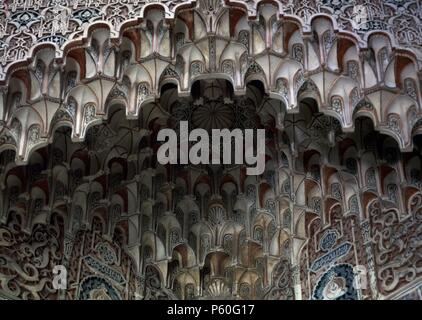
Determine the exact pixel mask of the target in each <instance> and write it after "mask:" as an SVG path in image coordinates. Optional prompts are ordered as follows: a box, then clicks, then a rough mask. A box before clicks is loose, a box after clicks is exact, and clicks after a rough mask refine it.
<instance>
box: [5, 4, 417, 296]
mask: <svg viewBox="0 0 422 320" xmlns="http://www.w3.org/2000/svg"><path fill="white" fill-rule="evenodd" d="M421 8H422V3H421V1H420V0H417V1H398V0H397V1H395V0H387V1H378V0H375V1H364V0H356V1H350V0H349V1H341V2H340V1H334V0H332V1H330V0H321V1H315V0H309V1H296V0H285V1H271V0H269V1H258V0H254V1H252V0H249V1H235V0H226V1H220V0H197V1H144V0H125V1H123V0H122V1H117V0H92V1H88V0H8V1H3V2H2V3H1V4H0V151H1V153H0V181H1V183H0V186H1V192H0V297H1V298H3V299H420V298H421V295H422V286H421V284H422V282H421V279H422V258H421V254H422V252H421V250H422V246H421V241H422V229H421V228H422V224H421V221H422V193H421V188H422V168H421V160H422V159H421V148H422V138H421V137H422V120H421V119H422V109H421V99H422V96H421V79H422V78H421V74H422V73H421V63H422V29H421V26H422V23H421V19H422V9H421ZM181 121H188V122H189V126H190V127H192V128H202V129H205V130H207V131H211V130H212V129H222V128H229V129H234V128H240V129H258V128H261V129H265V132H266V138H265V141H266V146H265V149H266V151H265V152H266V155H265V171H264V173H263V174H261V175H258V176H251V175H246V173H245V172H246V167H245V166H244V165H241V164H233V165H231V164H224V165H197V166H195V165H160V164H159V163H158V162H157V157H156V152H157V150H158V148H159V143H158V142H157V139H156V137H157V132H158V131H159V130H160V129H162V128H173V129H175V130H177V128H178V125H179V124H180V122H181ZM57 266H62V267H63V268H64V270H66V279H67V283H66V288H56V287H55V285H54V279H55V276H57V274H55V273H54V272H53V271H54V268H55V267H57Z"/></svg>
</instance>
